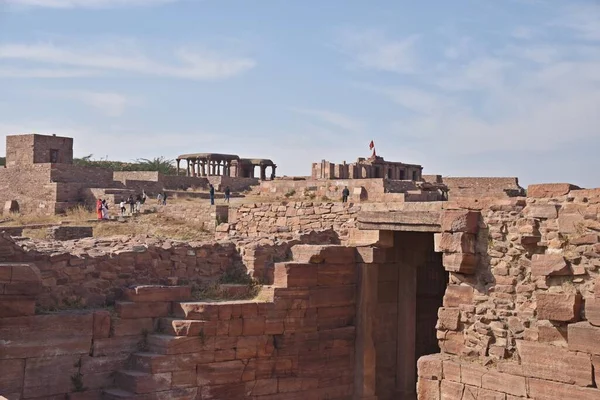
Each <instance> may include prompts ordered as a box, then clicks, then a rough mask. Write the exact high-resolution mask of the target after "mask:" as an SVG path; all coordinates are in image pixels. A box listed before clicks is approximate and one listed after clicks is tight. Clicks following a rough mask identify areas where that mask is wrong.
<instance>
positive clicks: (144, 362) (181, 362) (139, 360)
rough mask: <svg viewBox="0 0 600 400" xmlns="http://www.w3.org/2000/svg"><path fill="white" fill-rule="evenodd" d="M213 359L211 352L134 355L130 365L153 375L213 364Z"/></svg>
mask: <svg viewBox="0 0 600 400" xmlns="http://www.w3.org/2000/svg"><path fill="white" fill-rule="evenodd" d="M214 357H215V356H214V352H212V351H205V352H200V353H189V354H176V355H159V354H154V353H135V354H133V355H132V356H131V365H132V368H133V369H135V370H138V371H142V372H147V373H153V374H155V373H161V372H171V371H185V370H189V369H194V368H195V367H196V365H198V364H206V363H210V362H213V361H214Z"/></svg>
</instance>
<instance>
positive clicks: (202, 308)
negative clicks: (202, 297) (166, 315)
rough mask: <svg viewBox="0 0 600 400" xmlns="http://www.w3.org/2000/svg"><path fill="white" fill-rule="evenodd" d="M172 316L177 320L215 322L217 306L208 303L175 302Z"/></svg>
mask: <svg viewBox="0 0 600 400" xmlns="http://www.w3.org/2000/svg"><path fill="white" fill-rule="evenodd" d="M173 314H174V315H175V316H176V317H178V318H187V319H198V320H206V321H217V320H218V319H219V304H217V303H209V302H177V303H173Z"/></svg>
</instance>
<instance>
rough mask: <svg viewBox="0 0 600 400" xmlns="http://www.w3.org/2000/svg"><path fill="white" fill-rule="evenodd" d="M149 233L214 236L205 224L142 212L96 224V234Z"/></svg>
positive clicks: (175, 236) (187, 237) (167, 236)
mask: <svg viewBox="0 0 600 400" xmlns="http://www.w3.org/2000/svg"><path fill="white" fill-rule="evenodd" d="M114 235H148V236H152V237H156V238H161V239H175V240H207V239H211V238H212V237H213V234H212V233H211V232H208V231H207V230H206V229H205V228H204V225H203V224H198V223H194V222H190V221H186V220H179V219H174V218H170V217H167V216H165V215H163V214H142V215H137V216H135V217H133V218H130V219H127V220H126V221H124V222H113V221H103V222H99V223H97V224H95V225H94V236H95V237H104V236H114Z"/></svg>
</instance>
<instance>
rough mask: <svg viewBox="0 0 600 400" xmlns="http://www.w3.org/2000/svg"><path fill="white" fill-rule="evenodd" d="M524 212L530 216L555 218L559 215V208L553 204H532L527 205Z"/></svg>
mask: <svg viewBox="0 0 600 400" xmlns="http://www.w3.org/2000/svg"><path fill="white" fill-rule="evenodd" d="M523 212H524V213H525V215H526V216H528V217H530V218H540V219H555V218H557V217H558V209H557V207H556V206H555V205H553V204H547V205H530V206H527V207H525V209H524V210H523Z"/></svg>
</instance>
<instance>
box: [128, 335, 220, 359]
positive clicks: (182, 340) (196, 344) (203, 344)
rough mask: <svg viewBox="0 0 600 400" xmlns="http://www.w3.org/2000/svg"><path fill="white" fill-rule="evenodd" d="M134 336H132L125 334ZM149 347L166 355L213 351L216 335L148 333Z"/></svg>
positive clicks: (150, 349) (152, 350)
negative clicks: (202, 336)
mask: <svg viewBox="0 0 600 400" xmlns="http://www.w3.org/2000/svg"><path fill="white" fill-rule="evenodd" d="M125 337H126V338H127V337H132V336H125ZM147 343H148V345H147V347H148V349H149V351H151V352H155V353H158V354H164V355H173V354H186V353H199V352H207V353H209V352H210V353H212V352H213V351H214V346H215V338H214V337H206V338H204V340H202V339H201V338H199V337H197V336H196V337H185V336H170V335H157V334H152V335H148V338H147Z"/></svg>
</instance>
